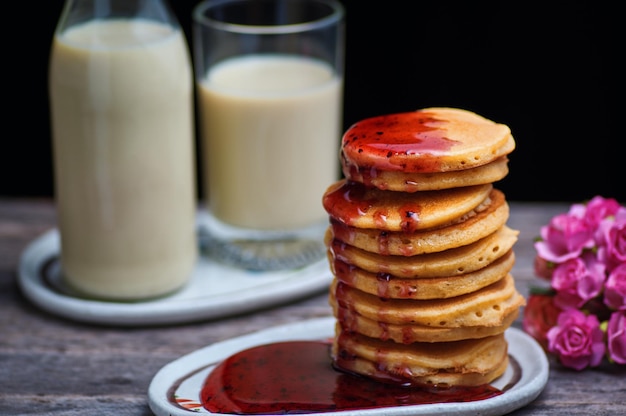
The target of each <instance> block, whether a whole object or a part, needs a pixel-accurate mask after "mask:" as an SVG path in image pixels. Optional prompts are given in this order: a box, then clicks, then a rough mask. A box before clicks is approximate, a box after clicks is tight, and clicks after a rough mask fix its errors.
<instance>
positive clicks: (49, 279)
mask: <svg viewBox="0 0 626 416" xmlns="http://www.w3.org/2000/svg"><path fill="white" fill-rule="evenodd" d="M59 250H60V241H59V233H58V230H57V229H52V230H50V231H48V232H46V233H44V234H43V235H41V236H40V237H38V238H37V239H35V240H34V241H33V242H31V243H30V244H29V245H28V246H27V247H26V249H25V250H24V252H23V253H22V256H21V258H20V263H19V269H18V284H19V285H20V288H21V289H22V292H23V293H24V295H25V296H26V297H27V298H28V299H29V300H30V301H31V302H33V303H34V304H36V305H37V306H39V307H40V308H41V309H44V310H46V311H48V312H50V313H52V314H56V315H59V316H62V317H65V318H70V319H73V320H77V321H82V322H88V323H98V324H114V325H126V326H135V325H149V324H176V323H184V322H192V321H198V320H202V319H213V318H221V317H225V316H229V315H234V314H238V313H243V312H249V311H252V310H255V309H260V308H264V307H268V306H273V305H276V304H280V303H283V302H287V301H293V300H295V299H298V298H301V297H305V296H308V295H311V294H313V293H315V292H320V293H321V292H322V291H324V290H327V289H328V287H329V285H330V282H331V280H332V275H331V273H330V268H329V266H328V260H326V259H325V258H324V259H322V260H320V261H318V262H316V263H313V264H311V265H309V266H306V267H304V268H300V269H294V270H281V271H272V272H254V271H247V270H242V269H238V268H235V267H231V266H227V265H223V264H219V263H217V262H215V261H213V260H211V259H209V258H206V257H204V256H201V258H200V259H199V260H198V263H197V264H196V267H195V270H194V272H193V275H192V276H191V280H190V282H189V283H188V284H187V286H186V287H184V288H183V289H182V290H180V291H178V292H176V293H175V294H172V295H170V296H167V297H163V298H159V299H155V300H150V301H144V302H104V301H96V300H90V299H84V298H80V297H77V296H74V295H72V293H71V291H69V290H68V289H67V288H65V287H63V284H62V282H61V279H60V271H59V264H58V261H55V259H57V258H58V255H59Z"/></svg>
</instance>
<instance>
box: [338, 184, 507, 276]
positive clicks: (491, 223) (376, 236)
mask: <svg viewBox="0 0 626 416" xmlns="http://www.w3.org/2000/svg"><path fill="white" fill-rule="evenodd" d="M508 218H509V205H508V204H507V203H506V200H505V199H504V195H503V194H502V192H500V191H498V190H496V189H494V190H492V192H491V194H490V197H489V199H488V200H486V201H485V203H484V204H481V205H480V206H479V207H477V208H476V209H475V210H473V211H471V212H470V213H468V214H467V215H466V216H464V217H461V218H458V219H457V221H456V222H453V223H450V224H448V225H446V226H443V227H439V228H433V229H427V230H422V231H414V232H389V231H384V230H383V231H381V230H374V229H362V228H357V227H349V226H346V225H345V224H342V223H341V222H339V221H336V220H334V219H332V218H331V219H330V224H331V225H330V227H331V235H332V237H333V238H334V239H337V240H339V241H341V242H343V243H346V244H348V245H350V246H353V247H356V248H360V249H361V250H364V251H368V252H370V253H376V254H380V255H384V256H389V255H391V256H416V255H420V254H428V253H436V252H442V251H444V250H445V251H447V250H451V249H456V248H458V247H462V246H468V245H471V244H472V243H475V242H476V241H478V240H480V239H482V238H484V237H487V236H488V235H491V234H493V233H494V232H496V231H497V230H498V229H501V228H502V227H504V226H505V224H506V222H507V220H508ZM378 260H380V259H378ZM349 263H351V262H349ZM384 263H387V262H386V261H383V264H384Z"/></svg>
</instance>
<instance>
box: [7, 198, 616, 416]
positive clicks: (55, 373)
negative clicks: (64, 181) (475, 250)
mask: <svg viewBox="0 0 626 416" xmlns="http://www.w3.org/2000/svg"><path fill="white" fill-rule="evenodd" d="M510 206H511V215H510V219H509V222H508V225H509V226H510V227H511V228H515V229H518V230H520V236H519V240H518V243H517V244H516V246H515V252H516V256H517V262H516V265H515V268H514V270H513V275H514V277H515V279H516V284H517V286H518V288H519V290H520V292H522V293H523V294H524V295H525V296H526V295H527V293H528V286H529V284H532V283H533V282H537V280H536V278H535V277H534V276H533V271H532V258H533V256H534V249H533V247H532V240H533V238H534V237H535V236H536V235H537V234H538V232H539V227H540V226H541V225H543V224H545V223H546V222H547V221H548V219H549V218H550V217H551V216H553V215H554V214H556V213H558V212H563V211H564V210H566V209H567V205H566V204H535V203H515V202H510ZM55 221H56V215H55V209H54V205H53V204H52V202H51V201H49V200H41V199H6V198H4V199H1V198H0V415H16V416H17V415H34V414H37V415H54V416H74V415H92V414H93V415H100V416H107V415H116V416H124V415H151V414H152V412H151V411H150V409H149V407H148V402H147V389H148V386H149V384H150V381H151V379H152V377H153V376H154V374H156V372H157V371H158V370H159V369H160V368H161V367H162V366H164V365H165V364H167V363H169V362H170V361H172V360H175V359H177V358H179V357H180V356H182V355H185V354H187V353H189V352H192V351H194V350H196V349H198V348H202V347H204V346H206V345H209V344H211V343H213V342H216V341H220V340H224V339H228V338H231V337H234V336H238V335H242V334H245V333H248V332H251V331H255V330H260V329H263V328H267V327H270V326H275V325H280V324H283V323H289V322H297V321H301V320H303V319H309V318H315V317H321V316H328V315H330V307H329V305H328V303H327V296H326V293H325V291H321V292H320V293H317V294H314V295H312V296H310V297H308V298H306V299H304V300H300V301H296V302H294V303H290V304H284V305H277V306H275V307H272V308H267V309H265V310H261V311H256V312H254V313H248V314H243V315H240V316H234V317H230V318H225V319H219V320H209V321H202V322H196V323H189V324H182V325H173V326H158V327H147V328H119V327H108V326H97V325H89V324H83V323H79V322H72V321H70V320H67V319H63V318H59V317H56V316H54V315H50V314H48V313H46V312H43V311H41V310H40V309H38V308H37V307H36V306H34V305H32V304H31V303H30V302H29V301H28V299H26V298H24V296H23V295H22V294H21V293H20V291H19V289H18V286H17V283H16V269H17V264H18V261H19V257H20V254H21V253H22V251H23V250H24V248H25V247H26V246H27V244H28V243H30V242H31V241H32V240H33V239H35V238H36V237H37V236H39V235H41V234H42V233H43V232H45V231H46V230H48V229H50V228H52V227H54V226H55ZM514 326H516V327H518V328H519V327H520V322H519V320H518V321H517V322H516V323H515V324H514ZM625 403H626V369H624V367H623V366H622V367H621V368H617V367H609V366H605V367H600V368H597V369H593V370H585V371H584V372H575V371H572V370H568V369H564V368H562V367H560V366H559V365H558V364H557V363H555V362H554V361H552V364H551V372H550V378H549V382H548V385H547V387H546V389H545V390H544V391H543V393H542V394H541V395H540V396H539V398H538V399H537V400H535V401H534V402H533V403H531V404H530V405H528V406H526V407H525V408H522V409H520V410H518V411H516V412H514V413H513V414H515V415H551V416H553V415H591V414H593V415H617V414H626V404H625Z"/></svg>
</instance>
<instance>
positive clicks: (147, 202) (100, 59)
mask: <svg viewBox="0 0 626 416" xmlns="http://www.w3.org/2000/svg"><path fill="white" fill-rule="evenodd" d="M49 96H50V111H51V126H52V143H53V154H54V159H53V162H54V163H53V164H54V175H55V180H54V184H55V199H56V203H57V208H58V219H59V231H60V237H61V269H62V273H63V278H64V279H65V282H66V284H67V285H68V286H69V287H71V288H72V289H74V290H75V291H77V292H79V293H82V294H84V295H85V296H89V297H95V298H99V299H103V300H140V299H147V298H153V297H157V296H161V295H165V294H168V293H171V292H173V291H175V290H176V289H178V288H180V287H182V286H183V285H184V284H185V283H186V282H187V281H188V279H189V278H190V275H191V273H192V270H193V267H194V264H195V261H196V257H197V244H196V238H195V214H196V195H195V166H194V163H195V155H194V146H195V144H194V125H193V122H194V118H193V117H194V114H193V81H192V69H191V63H190V56H189V50H188V46H187V42H186V39H185V37H184V33H183V32H182V30H181V28H180V25H179V23H178V21H177V20H176V18H175V16H174V15H173V13H172V12H171V11H170V9H169V8H168V5H167V4H165V2H164V1H163V0H124V1H116V0H66V3H65V6H64V9H63V12H62V15H61V17H60V20H59V22H58V26H57V28H56V32H55V34H54V39H53V42H52V50H51V56H50V66H49Z"/></svg>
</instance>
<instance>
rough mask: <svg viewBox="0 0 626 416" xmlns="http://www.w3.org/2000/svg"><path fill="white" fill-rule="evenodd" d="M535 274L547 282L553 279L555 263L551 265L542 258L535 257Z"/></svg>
mask: <svg viewBox="0 0 626 416" xmlns="http://www.w3.org/2000/svg"><path fill="white" fill-rule="evenodd" d="M533 266H534V269H535V274H536V275H537V276H538V277H541V278H542V279H545V280H550V279H552V272H553V270H554V263H550V262H549V261H547V260H546V259H544V258H542V257H541V256H538V255H537V256H535V262H534V264H533Z"/></svg>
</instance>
